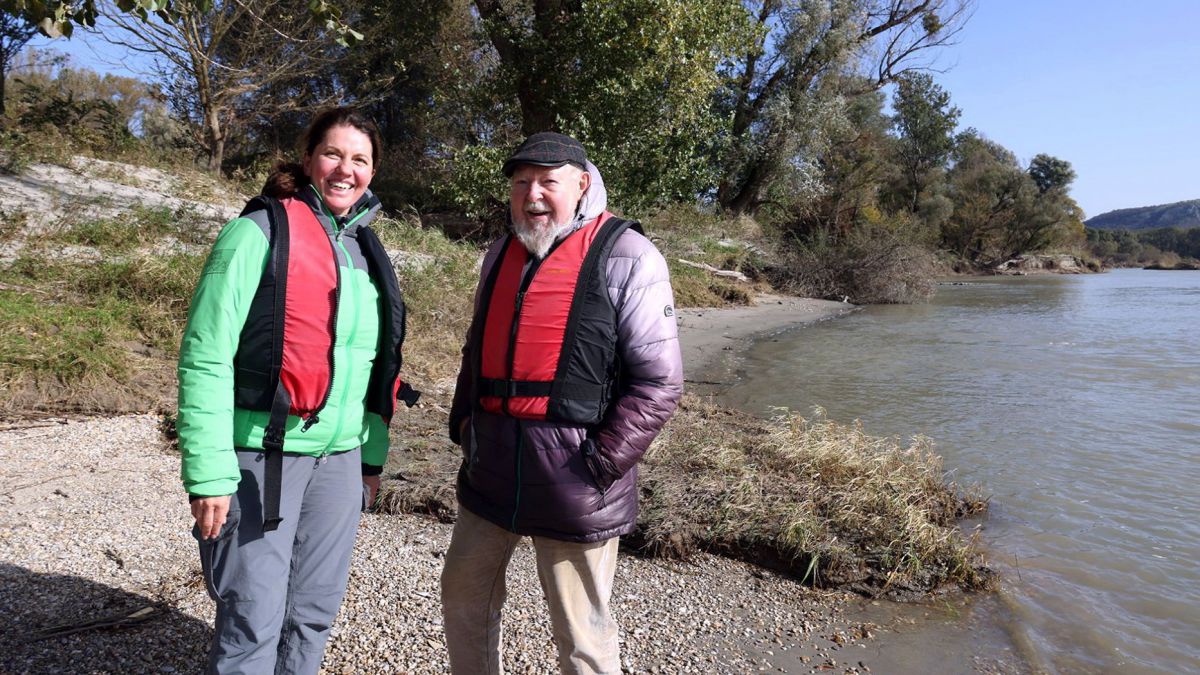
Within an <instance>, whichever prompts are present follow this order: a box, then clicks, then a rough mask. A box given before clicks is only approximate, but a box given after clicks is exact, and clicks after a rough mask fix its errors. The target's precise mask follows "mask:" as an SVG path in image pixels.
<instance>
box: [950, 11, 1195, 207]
mask: <svg viewBox="0 0 1200 675" xmlns="http://www.w3.org/2000/svg"><path fill="white" fill-rule="evenodd" d="M1198 27H1200V0H1147V1H1145V2H1131V1H1121V2H1117V1H1114V0H1099V1H1092V2H1085V1H1083V0H1043V1H1041V2H1038V1H1036V0H979V2H978V5H977V8H976V11H975V14H974V16H973V17H972V18H971V20H970V22H969V23H968V24H967V27H966V28H965V29H964V30H963V32H962V34H961V35H960V36H959V44H958V45H956V46H954V47H951V48H950V49H948V50H946V52H944V53H943V54H942V55H941V56H940V57H939V64H940V67H942V68H949V70H948V71H947V72H945V73H942V74H938V73H934V78H935V79H936V80H937V82H938V83H939V84H940V85H941V86H942V87H943V88H944V89H946V90H947V91H948V92H950V96H951V100H952V101H953V104H954V105H956V106H958V107H959V108H960V109H961V110H962V117H961V118H960V122H959V123H960V127H962V128H965V127H967V126H973V127H975V128H977V129H979V130H980V131H982V132H983V133H984V135H986V136H987V137H988V138H990V139H992V140H993V141H996V142H998V143H1000V144H1001V145H1004V146H1005V147H1007V148H1008V149H1010V150H1012V151H1013V152H1014V153H1016V155H1017V157H1018V158H1019V159H1020V160H1021V161H1022V162H1028V161H1029V160H1030V159H1032V158H1033V157H1034V155H1037V154H1038V153H1041V152H1045V153H1048V154H1051V155H1054V156H1055V157H1059V158H1062V159H1065V160H1067V161H1069V162H1071V165H1072V166H1073V167H1074V168H1075V172H1076V173H1077V174H1078V177H1077V178H1076V179H1075V184H1074V186H1073V189H1072V191H1071V192H1072V196H1073V197H1074V198H1075V200H1076V201H1077V202H1078V203H1079V205H1080V206H1082V207H1083V209H1084V211H1085V212H1086V214H1087V215H1088V217H1091V216H1094V215H1099V214H1101V213H1104V212H1106V211H1111V210H1113V209H1119V208H1127V207H1135V206H1148V205H1151V204H1167V203H1171V202H1178V201H1183V200H1189V199H1200V31H1198Z"/></svg>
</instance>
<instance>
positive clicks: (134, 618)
mask: <svg viewBox="0 0 1200 675" xmlns="http://www.w3.org/2000/svg"><path fill="white" fill-rule="evenodd" d="M849 308H850V307H849V306H847V305H843V304H841V303H833V302H824V301H814V300H802V299H794V298H766V299H764V300H763V301H761V302H760V304H759V305H758V306H756V307H749V308H738V309H729V310H683V311H681V312H680V325H681V326H682V340H683V344H684V349H685V358H686V359H687V364H688V366H687V372H688V377H689V379H692V380H700V381H708V378H709V377H710V376H711V375H710V374H711V373H713V372H717V371H719V370H720V369H721V368H725V367H728V364H729V361H730V359H729V357H731V356H733V355H734V354H736V352H737V351H738V350H740V348H741V347H742V346H744V345H746V344H749V342H750V340H751V338H752V337H754V336H758V335H762V334H764V333H769V332H772V331H775V330H780V329H783V328H786V327H788V326H792V325H796V324H800V323H805V322H810V321H815V320H819V319H823V318H829V317H833V316H837V315H839V314H841V313H843V312H845V311H847V310H848V309H849ZM689 386H691V385H689ZM177 476H178V458H177V456H176V455H175V454H174V453H173V451H172V450H171V449H170V448H169V447H168V446H167V445H166V444H165V443H164V441H163V440H162V438H161V436H160V434H159V433H158V429H157V419H156V418H155V417H153V416H150V415H133V416H125V417H115V418H97V419H87V420H74V421H49V422H43V423H38V424H36V425H30V424H28V423H26V424H25V425H24V426H12V427H9V428H7V429H2V430H0V485H4V486H5V487H4V488H3V491H2V492H0V612H2V614H3V616H4V617H5V618H6V621H5V623H4V627H3V632H2V634H0V672H5V673H9V672H12V673H17V672H113V673H117V672H120V673H129V672H167V673H171V672H198V671H199V670H200V668H201V666H202V662H203V653H204V650H205V648H206V645H207V641H208V639H209V636H210V635H211V621H212V612H213V607H212V602H211V600H210V599H209V598H208V596H207V595H206V593H205V591H204V586H203V583H202V580H201V578H200V576H199V569H198V568H199V565H198V561H197V560H196V553H195V544H194V541H193V540H192V538H191V535H190V532H189V528H190V519H189V517H188V513H187V508H186V504H185V500H184V497H183V495H182V493H181V491H180V488H179V483H178V477H177ZM446 479H447V480H448V481H449V480H452V477H451V476H447V477H446ZM449 533H450V526H448V525H445V524H442V523H438V522H435V521H432V520H430V519H428V518H425V517H420V516H384V515H375V514H369V515H367V516H365V517H364V521H363V525H362V527H361V528H360V531H359V537H358V542H357V545H356V550H355V563H354V568H353V573H352V578H351V581H350V587H349V591H348V593H347V598H346V601H345V603H344V605H343V607H342V612H341V613H340V615H339V618H338V622H337V625H336V626H335V629H334V636H333V638H332V640H331V642H330V646H329V649H328V651H327V655H326V661H325V672H329V673H389V672H390V673H442V672H446V671H447V667H446V663H445V657H444V647H443V643H442V635H441V618H440V608H439V602H438V581H437V579H438V574H439V572H440V568H441V559H440V558H441V553H442V551H443V550H444V549H445V546H446V544H447V541H448V539H449ZM532 558H533V556H532V549H531V548H530V547H529V546H522V547H520V548H519V550H518V552H517V555H516V556H515V558H514V564H513V565H512V567H511V568H510V571H509V602H508V605H507V607H506V613H505V616H506V626H507V627H508V630H507V632H506V636H505V645H506V656H505V661H506V667H507V669H508V671H509V672H519V673H545V672H553V671H555V670H556V666H555V660H554V658H555V657H554V650H553V647H552V644H551V642H550V629H549V625H548V621H547V618H546V612H545V610H544V608H543V606H542V600H541V593H540V590H539V588H538V585H537V580H536V574H535V572H534V570H533V560H532ZM861 605H862V601H861V599H858V598H856V597H854V596H850V595H848V594H843V593H828V592H820V591H813V590H811V589H807V588H804V587H802V586H800V585H799V584H796V583H795V582H793V581H792V580H790V579H786V578H782V577H779V576H776V575H774V574H771V573H769V572H764V571H762V570H760V569H757V568H755V567H753V566H750V565H746V564H743V563H738V562H734V561H730V560H726V559H723V558H719V557H715V556H707V555H704V556H699V557H698V558H697V559H696V560H694V561H693V562H690V563H687V564H681V563H666V562H662V561H652V560H645V559H641V558H637V557H633V556H628V555H622V556H621V559H620V563H619V566H618V571H617V580H616V591H615V593H614V597H613V611H614V614H615V615H616V617H617V619H618V621H619V623H620V624H621V628H622V633H621V640H622V660H623V663H624V666H625V670H626V672H634V673H642V672H659V673H686V672H695V673H745V672H757V671H771V672H816V671H834V672H872V671H874V672H894V671H893V670H891V669H889V667H888V663H887V661H886V660H884V657H883V656H881V655H880V653H879V652H877V651H876V650H874V649H872V648H870V646H871V644H872V638H873V637H874V636H875V634H876V633H877V630H878V629H877V628H876V626H875V625H874V624H873V623H871V622H869V621H864V620H863V615H862V612H861V611H860V610H859V609H858V608H859V607H860V606H861ZM848 610H849V611H848Z"/></svg>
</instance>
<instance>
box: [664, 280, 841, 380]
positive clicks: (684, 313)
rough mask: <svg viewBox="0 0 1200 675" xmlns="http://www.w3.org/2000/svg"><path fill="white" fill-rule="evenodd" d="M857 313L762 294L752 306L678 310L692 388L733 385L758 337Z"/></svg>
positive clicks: (827, 302) (836, 305)
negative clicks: (741, 361)
mask: <svg viewBox="0 0 1200 675" xmlns="http://www.w3.org/2000/svg"><path fill="white" fill-rule="evenodd" d="M856 309H858V307H857V306H856V305H851V304H848V303H843V302H834V301H831V300H814V299H812V298H797V297H791V296H779V295H760V296H758V298H756V301H755V304H754V305H753V306H749V307H729V308H721V309H694V308H687V309H680V310H679V344H680V347H681V348H682V350H683V367H684V373H685V376H686V377H687V379H688V386H689V389H691V390H692V391H706V390H705V389H704V388H705V387H717V388H719V387H721V386H725V385H727V384H729V382H728V380H729V378H730V376H731V375H732V374H733V369H734V367H735V364H736V359H737V357H738V355H739V354H741V352H743V351H745V349H746V348H747V347H749V346H750V345H751V344H753V342H754V340H755V339H756V338H760V337H763V336H766V335H769V334H771V333H775V332H778V331H781V330H785V329H788V328H793V327H796V326H801V325H804V324H808V323H813V322H816V321H823V320H825V319H832V318H834V317H838V316H842V315H843V314H846V313H848V312H852V311H854V310H856Z"/></svg>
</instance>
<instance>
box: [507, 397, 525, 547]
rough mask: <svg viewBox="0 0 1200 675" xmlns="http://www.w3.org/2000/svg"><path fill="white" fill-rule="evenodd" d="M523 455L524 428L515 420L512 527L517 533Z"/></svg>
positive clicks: (519, 421)
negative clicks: (515, 446) (514, 485)
mask: <svg viewBox="0 0 1200 675" xmlns="http://www.w3.org/2000/svg"><path fill="white" fill-rule="evenodd" d="M524 453H525V428H524V424H522V423H521V420H519V419H518V420H517V450H516V464H517V466H516V471H517V479H516V481H514V482H515V483H516V484H517V493H516V497H515V499H514V501H513V514H512V527H510V528H509V529H511V530H512V531H513V532H516V531H517V514H518V513H520V511H521V455H523V454H524Z"/></svg>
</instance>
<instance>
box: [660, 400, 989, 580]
mask: <svg viewBox="0 0 1200 675" xmlns="http://www.w3.org/2000/svg"><path fill="white" fill-rule="evenodd" d="M985 508H986V502H985V501H984V500H981V499H978V498H964V497H962V496H961V495H959V494H958V492H957V491H956V486H954V485H953V484H952V483H948V482H946V480H945V479H944V476H943V472H942V467H941V460H940V459H939V458H938V457H937V456H936V455H934V454H933V452H932V450H931V448H930V446H929V443H928V441H926V440H923V439H918V440H917V441H915V442H914V443H913V445H911V446H909V447H901V446H900V445H899V444H897V443H896V442H895V441H894V440H890V439H883V438H876V437H872V436H868V435H866V434H864V433H863V431H862V429H861V427H860V426H858V425H850V426H846V425H841V424H838V423H835V422H831V421H828V420H824V419H820V418H818V419H816V420H814V421H809V420H805V419H803V418H801V417H799V416H797V415H794V414H789V413H781V414H780V415H779V416H777V417H776V418H774V419H772V420H760V419H758V418H755V417H752V416H750V415H747V414H745V413H741V412H739V411H735V410H729V409H724V408H720V407H718V406H715V405H713V404H711V403H708V402H705V401H702V400H700V399H698V398H696V397H692V396H689V397H686V398H685V400H684V403H683V405H682V406H681V407H680V410H679V412H678V413H677V414H676V416H675V418H674V419H673V420H672V422H671V424H670V425H669V426H668V429H667V431H666V432H664V434H663V435H662V436H661V437H660V438H659V439H658V441H657V442H656V443H655V445H654V446H653V447H652V448H651V450H650V452H649V453H647V456H646V459H645V468H644V471H643V474H642V517H641V520H640V522H639V533H638V537H637V539H638V544H639V545H640V546H641V548H643V549H644V550H646V551H647V552H649V553H651V554H654V555H666V556H687V555H688V554H690V553H692V552H694V551H697V550H707V551H714V552H719V553H722V554H726V555H732V556H735V557H739V558H746V559H750V560H754V561H755V562H758V563H760V564H766V565H769V566H773V567H778V568H780V569H784V570H787V571H789V572H791V573H793V574H795V575H796V576H798V577H801V578H803V579H805V580H806V581H808V582H811V583H813V584H816V585H819V586H844V587H851V588H855V589H858V590H862V591H867V592H872V593H878V592H890V593H903V592H907V591H927V590H930V589H933V588H936V587H938V586H940V585H942V584H947V583H953V584H958V585H960V586H963V587H966V588H980V587H985V586H987V585H988V584H989V583H990V579H991V576H990V574H989V573H988V572H987V570H986V569H985V568H983V567H982V564H981V562H980V558H979V553H978V551H977V549H976V546H975V542H974V541H972V540H968V539H966V538H964V536H963V535H962V533H961V532H960V530H959V527H958V525H957V521H958V519H960V518H962V517H964V516H967V515H970V514H973V513H976V512H978V511H982V510H983V509H985Z"/></svg>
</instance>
